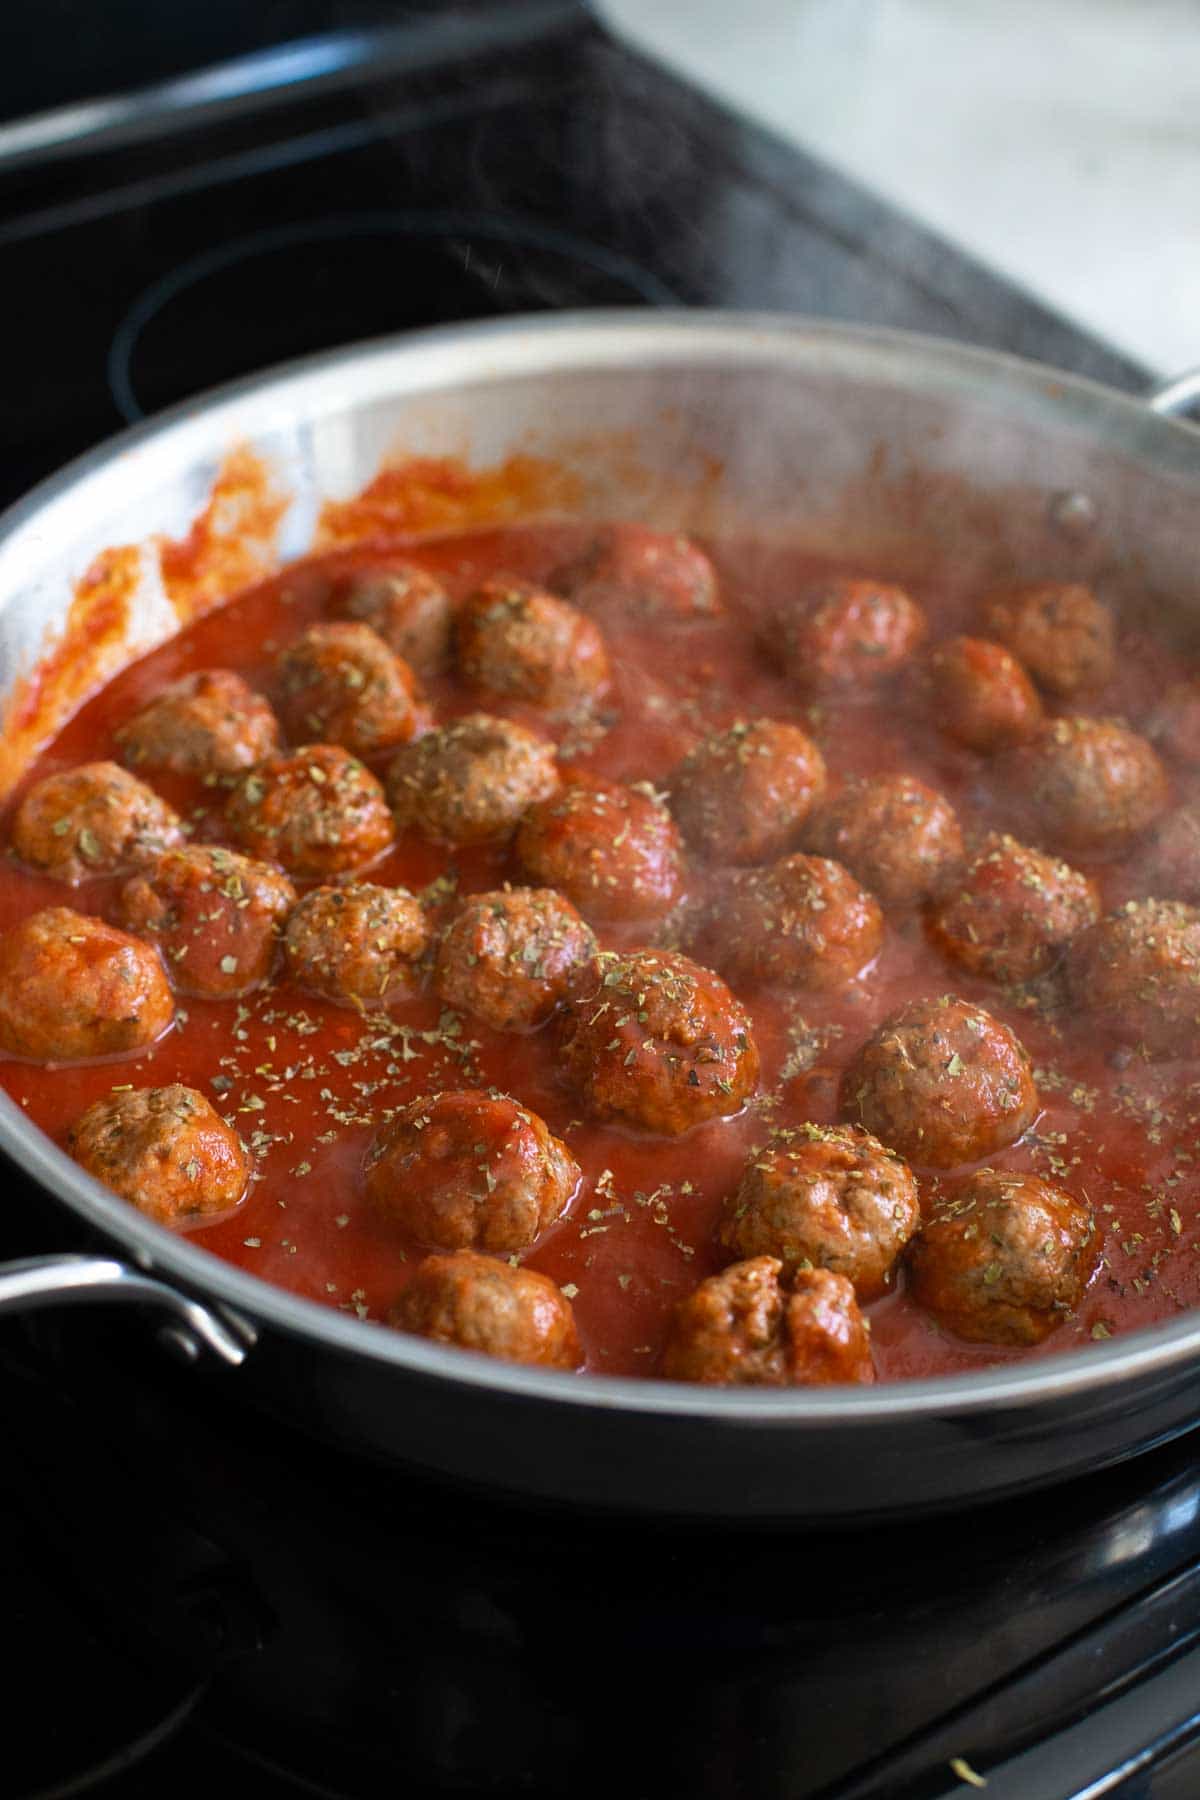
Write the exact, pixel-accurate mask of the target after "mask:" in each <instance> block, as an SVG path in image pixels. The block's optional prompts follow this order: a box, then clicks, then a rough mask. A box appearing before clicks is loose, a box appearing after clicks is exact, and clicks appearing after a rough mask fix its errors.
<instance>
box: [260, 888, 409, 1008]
mask: <svg viewBox="0 0 1200 1800" xmlns="http://www.w3.org/2000/svg"><path fill="white" fill-rule="evenodd" d="M429 943H430V930H429V921H428V919H427V918H426V916H425V910H424V908H423V907H422V905H421V902H420V901H419V900H418V899H417V898H416V896H415V895H413V894H410V893H409V891H408V889H407V888H390V887H377V886H376V885H375V884H374V883H372V882H368V881H361V882H354V883H351V884H350V885H349V886H346V887H320V888H313V889H312V891H311V892H310V893H307V894H305V896H304V898H303V900H301V902H300V904H299V905H298V906H297V907H296V910H295V911H294V912H293V914H292V916H291V918H290V919H289V920H288V925H287V931H286V932H285V934H284V940H283V947H284V952H285V954H286V956H287V964H288V972H289V973H290V975H291V977H292V980H293V981H295V982H298V983H299V985H300V986H301V987H304V988H308V989H309V991H310V992H312V993H314V994H320V995H321V996H322V998H323V999H325V1000H333V1001H336V1002H337V1004H338V1005H340V1006H356V1007H369V1006H386V1005H387V1004H388V1003H389V1002H390V1001H392V1000H404V999H407V998H408V997H409V995H411V994H412V993H414V992H415V991H416V989H417V988H418V987H419V986H420V984H421V958H422V957H423V956H424V954H425V952H426V950H427V949H428V948H429Z"/></svg>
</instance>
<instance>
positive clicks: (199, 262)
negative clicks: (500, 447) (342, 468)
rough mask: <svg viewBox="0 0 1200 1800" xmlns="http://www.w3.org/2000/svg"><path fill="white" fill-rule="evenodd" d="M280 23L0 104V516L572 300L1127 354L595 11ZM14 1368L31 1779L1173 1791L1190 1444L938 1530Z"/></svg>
mask: <svg viewBox="0 0 1200 1800" xmlns="http://www.w3.org/2000/svg"><path fill="white" fill-rule="evenodd" d="M367 11H368V12H370V11H371V9H367ZM288 16H290V15H288ZM284 48H285V51H286V54H283V56H282V61H281V60H280V56H279V55H274V56H273V57H269V58H268V62H267V64H262V65H259V64H255V65H253V67H252V68H251V69H250V71H249V73H247V71H246V69H245V68H244V67H243V68H242V72H241V73H240V74H239V75H237V76H236V78H234V77H233V76H227V77H222V78H221V79H220V80H217V81H216V82H215V83H214V81H213V80H211V79H209V80H207V81H206V82H205V81H202V82H199V83H198V84H196V83H193V84H192V85H191V86H190V87H186V88H185V90H183V91H179V90H176V91H174V92H173V93H171V94H168V95H167V96H166V97H165V98H164V97H163V96H162V95H161V94H160V95H158V96H155V95H154V94H148V95H146V96H143V97H142V98H141V99H139V100H138V101H137V102H136V104H133V105H130V106H126V107H124V109H122V108H120V107H118V108H116V109H115V111H110V112H109V113H106V114H105V115H104V117H103V118H102V119H100V120H99V121H98V122H97V124H96V130H95V132H94V133H93V134H92V135H90V136H85V137H82V138H80V137H72V136H71V132H70V130H68V129H67V128H66V126H65V125H64V123H63V121H61V120H60V121H58V123H57V124H55V122H54V121H50V122H49V123H43V125H42V126H41V127H39V130H38V131H37V132H33V133H30V132H29V131H26V132H25V133H24V134H23V135H22V134H21V133H20V131H17V132H16V135H15V136H14V129H15V128H14V127H12V126H8V127H4V128H0V281H2V282H3V287H4V291H5V293H6V294H7V295H8V296H9V300H10V329H9V331H8V332H7V333H6V334H5V336H4V339H3V341H2V343H0V381H2V383H3V391H4V394H5V400H6V404H5V406H4V408H3V409H2V411H0V500H3V501H8V500H11V499H14V498H15V497H16V496H17V495H18V494H20V493H21V492H23V491H24V490H25V489H26V488H28V487H29V486H30V485H31V484H32V483H33V482H34V481H36V480H38V479H39V478H41V477H42V476H45V475H47V474H49V473H50V472H52V471H53V470H54V469H56V468H58V467H59V466H61V464H62V463H63V462H65V461H66V460H68V459H69V458H70V457H72V456H74V455H76V454H78V453H79V452H80V451H83V450H86V449H87V448H88V447H89V446H90V445H92V444H94V443H96V442H98V441H99V440H101V439H103V438H105V437H107V436H108V435H110V434H111V433H112V432H114V431H116V430H118V429H119V428H120V427H121V426H122V425H124V424H126V423H129V422H132V421H135V420H138V419H140V418H142V417H144V416H147V415H149V414H152V413H154V412H156V411H158V410H160V409H161V408H163V407H166V406H169V405H172V404H173V403H175V402H177V401H180V400H182V399H185V398H187V397H188V396H190V395H193V394H196V393H198V392H201V391H202V390H204V389H206V388H208V387H211V386H212V385H214V384H216V383H219V382H223V381H226V380H229V379H230V378H232V377H235V376H239V375H243V374H246V373H248V372H249V371H252V370H255V369H258V368H260V367H262V366H264V365H268V364H271V363H277V362H279V361H281V360H284V359H286V358H289V357H293V356H298V355H303V354H306V353H308V352H311V351H317V350H322V349H325V348H328V347H331V346H333V345H337V344H341V343H345V342H348V341H353V340H356V339H363V338H367V337H371V336H374V335H378V334H381V333H386V332H394V331H401V330H404V329H407V328H409V327H413V326H421V325H427V324H433V323H439V324H440V323H446V322H450V321H454V320H465V319H477V318H486V317H492V316H495V315H498V314H511V313H518V312H528V311H538V310H545V309H555V308H564V307H596V306H614V305H616V306H624V305H635V306H663V305H684V306H697V305H705V306H707V305H714V306H723V307H734V308H763V309H783V310H794V311H798V312H807V313H812V314H817V315H821V316H825V317H831V318H837V319H846V320H857V321H866V322H871V323H877V324H887V325H895V326H904V327H910V328H913V329H917V330H920V331H925V332H930V333H934V334H941V335H944V336H950V337H954V338H958V339H962V340H965V341H972V342H976V343H981V344H984V345H990V346H993V347H996V348H1000V349H1005V350H1011V351H1015V352H1018V353H1020V354H1023V355H1027V356H1031V357H1035V358H1040V359H1041V360H1043V361H1046V362H1049V363H1054V364H1058V365H1060V366H1063V367H1067V368H1071V369H1075V370H1078V371H1081V372H1083V373H1086V374H1089V375H1092V376H1094V377H1096V378H1098V379H1100V380H1104V381H1108V382H1110V383H1115V384H1117V385H1123V386H1126V387H1131V388H1136V387H1137V386H1138V385H1139V383H1140V382H1141V380H1142V374H1141V372H1140V371H1139V370H1137V369H1136V368H1134V367H1133V366H1132V365H1130V364H1128V363H1126V362H1124V361H1122V360H1121V359H1120V358H1118V357H1117V356H1115V355H1114V354H1113V353H1111V352H1110V351H1108V350H1106V349H1105V348H1104V347H1103V346H1100V345H1098V344H1095V343H1092V342H1090V341H1089V340H1087V339H1086V338H1084V337H1082V336H1081V335H1080V334H1079V333H1078V332H1076V331H1075V330H1074V329H1073V328H1072V327H1070V326H1068V325H1067V324H1065V323H1063V322H1062V321H1060V320H1058V319H1056V318H1054V317H1053V316H1052V315H1050V314H1048V313H1047V312H1046V311H1044V310H1043V309H1041V308H1040V307H1038V306H1036V305H1034V304H1032V303H1031V302H1030V301H1029V300H1028V299H1027V298H1026V297H1025V296H1023V295H1022V294H1021V293H1019V292H1017V291H1016V290H1014V289H1013V288H1012V287H1010V286H1009V285H1007V284H1005V283H1004V282H1003V281H1001V280H999V279H997V278H996V277H994V276H993V275H991V274H989V273H988V272H987V271H986V270H983V269H981V268H979V267H977V266H975V265H974V264H972V263H970V262H969V261H967V260H966V259H964V258H963V257H961V256H960V255H959V254H958V253H957V252H955V251H954V250H953V249H952V248H951V247H950V246H948V245H946V244H944V243H942V242H940V241H939V240H937V239H936V238H934V237H933V236H931V235H930V234H928V233H927V232H925V231H923V230H922V229H921V228H920V227H919V226H917V225H916V224H914V223H913V222H912V221H911V220H908V219H905V218H903V217H900V216H898V215H896V214H895V213H893V212H891V211H889V210H888V209H887V208H885V207H883V206H881V205H880V204H878V203H877V202H875V201H874V200H872V199H871V198H870V196H868V195H866V194H864V193H862V192H860V191H859V190H858V189H856V188H855V187H853V186H852V185H851V184H850V183H848V182H846V181H845V180H843V179H842V178H841V177H840V176H838V175H837V174H836V173H835V172H834V171H832V170H830V169H828V168H826V167H823V166H822V165H820V164H818V163H816V162H814V161H812V160H809V159H807V158H805V157H804V156H802V155H801V154H799V153H797V152H796V151H795V150H792V149H789V148H787V147H786V146H784V145H782V144H780V143H778V142H776V141H775V140H773V139H772V138H770V137H768V136H767V135H765V134H764V133H762V132H760V131H759V130H757V129H756V128H755V127H753V126H751V125H750V124H748V123H747V122H745V121H744V120H741V119H739V118H736V117H733V116H731V115H729V114H727V113H724V112H722V111H721V110H720V109H719V108H717V107H716V106H714V105H713V104H712V103H711V102H709V101H707V100H705V99H704V98H702V97H701V96H699V95H697V94H695V93H693V92H691V91H690V90H689V89H688V88H686V87H685V86H684V85H682V84H680V83H679V82H677V81H675V80H674V79H673V78H671V77H669V76H668V75H666V74H665V73H664V72H663V71H662V70H660V69H658V68H656V67H654V66H653V65H651V64H650V63H648V62H646V61H644V60H641V59H639V58H638V57H636V56H634V55H633V54H631V53H630V52H629V51H627V50H626V49H625V48H624V47H623V46H621V45H620V44H619V43H617V42H616V41H614V40H613V39H612V38H611V37H610V36H608V35H607V34H606V33H605V32H604V31H603V30H602V29H601V28H600V27H599V25H598V24H597V23H596V21H595V20H594V19H593V17H592V16H591V15H590V13H589V12H588V11H587V10H586V8H584V7H583V6H581V5H575V4H570V3H568V0H512V3H511V4H506V5H491V6H488V5H482V4H477V5H465V4H464V5H450V6H443V7H418V8H406V9H405V10H404V14H403V16H402V17H400V16H396V15H394V14H393V16H392V17H391V18H390V19H389V21H388V22H386V23H385V24H383V25H378V23H377V22H374V23H373V22H371V21H370V20H368V21H367V23H365V24H363V25H362V26H361V29H359V30H358V31H357V35H356V33H355V32H354V31H344V32H341V33H340V34H338V33H337V32H334V33H331V34H330V35H328V36H327V37H324V38H320V39H312V40H309V42H308V44H307V46H306V48H305V49H304V50H303V53H302V54H301V53H299V52H293V51H290V50H286V47H284ZM277 49H278V47H277ZM255 69H257V70H258V75H257V76H256V75H255V73H254V70H255ZM306 70H307V71H308V74H307V75H305V71H306ZM289 71H290V73H289ZM256 81H257V83H258V85H257V86H256ZM6 1211H7V1217H6V1220H5V1222H4V1227H3V1232H2V1233H0V1239H2V1241H0V1252H2V1253H3V1254H4V1255H6V1256H12V1255H18V1254H31V1253H34V1252H36V1251H38V1250H47V1249H51V1248H55V1247H63V1248H68V1249H79V1248H82V1247H84V1246H82V1245H81V1244H80V1243H79V1242H78V1241H77V1234H74V1233H73V1232H72V1230H71V1228H70V1224H69V1221H64V1220H62V1219H61V1218H58V1217H57V1216H56V1215H55V1213H54V1210H53V1209H52V1208H50V1207H49V1206H48V1204H47V1203H46V1202H45V1201H40V1200H39V1199H38V1198H37V1196H35V1195H34V1194H32V1193H29V1192H22V1193H20V1195H19V1204H18V1195H17V1194H16V1193H15V1191H10V1206H9V1208H8V1209H6ZM0 1382H2V1383H3V1392H4V1395H5V1411H6V1424H7V1431H8V1440H9V1441H8V1444H7V1451H8V1454H7V1455H6V1457H5V1458H4V1459H3V1469H2V1470H0V1510H2V1512H3V1517H4V1523H5V1529H4V1531H3V1533H2V1534H0V1562H2V1564H3V1574H4V1580H5V1582H6V1584H7V1588H6V1591H7V1592H8V1593H9V1595H10V1615H11V1616H12V1618H13V1624H14V1639H15V1642H16V1643H17V1644H18V1645H19V1647H20V1654H19V1655H18V1656H17V1657H15V1658H14V1659H13V1661H14V1667H13V1669H12V1670H10V1674H9V1678H8V1679H9V1688H8V1696H7V1698H8V1705H7V1707H6V1719H7V1724H6V1731H5V1738H6V1744H5V1771H6V1773H5V1779H4V1783H3V1786H4V1790H5V1793H6V1795H11V1796H12V1797H13V1800H17V1797H18V1796H33V1795H41V1796H49V1795H51V1794H54V1795H67V1794H82V1793H90V1792H103V1793H104V1794H113V1795H119V1796H126V1795H131V1796H132V1795H146V1796H160V1795H163V1794H167V1793H170V1794H171V1795H172V1796H174V1797H175V1800H188V1797H189V1796H191V1795H199V1794H204V1795H205V1796H206V1797H207V1796H211V1794H212V1793H213V1792H214V1791H220V1790H221V1789H222V1788H223V1789H224V1790H225V1791H227V1792H230V1793H235V1794H241V1793H253V1794H254V1795H255V1796H256V1800H274V1797H275V1796H292V1795H301V1794H319V1795H331V1796H355V1797H357V1796H375V1795H383V1794H388V1795H391V1794H394V1793H396V1792H404V1793H408V1794H414V1795H417V1794H421V1795H424V1794H453V1795H490V1796H504V1797H505V1800H507V1797H508V1796H516V1795H529V1796H542V1795H547V1796H549V1795H559V1794H562V1793H571V1794H574V1795H581V1796H582V1795H590V1794H593V1793H596V1794H600V1793H603V1794H605V1795H606V1796H607V1795H612V1794H614V1793H619V1794H623V1795H628V1796H630V1797H631V1800H633V1797H636V1800H641V1797H642V1796H651V1795H653V1796H676V1795H687V1796H691V1797H695V1800H707V1797H711V1800H742V1797H743V1796H744V1797H745V1800H818V1797H820V1800H884V1797H885V1796H886V1800H909V1797H910V1800H943V1797H944V1796H947V1795H950V1794H955V1795H966V1794H969V1793H971V1792H973V1791H976V1788H977V1783H978V1781H981V1780H984V1779H986V1780H987V1782H988V1787H987V1789H986V1790H982V1789H980V1790H979V1791H983V1792H986V1793H987V1795H988V1800H1068V1796H1072V1795H1074V1794H1076V1793H1077V1792H1078V1793H1083V1792H1085V1791H1086V1792H1089V1793H1096V1794H1099V1793H1100V1792H1104V1793H1112V1794H1117V1795H1120V1796H1122V1800H1147V1797H1148V1796H1149V1797H1152V1800H1181V1797H1182V1796H1184V1795H1185V1794H1186V1795H1194V1794H1195V1793H1196V1792H1197V1791H1200V1774H1197V1770H1196V1766H1195V1764H1194V1763H1193V1762H1192V1760H1191V1757H1190V1754H1189V1746H1190V1741H1191V1732H1192V1730H1193V1726H1194V1723H1195V1721H1193V1720H1192V1718H1191V1712H1192V1711H1195V1710H1196V1708H1195V1707H1194V1706H1192V1705H1191V1702H1190V1701H1189V1700H1188V1697H1187V1696H1188V1695H1189V1694H1191V1695H1193V1696H1194V1695H1195V1694H1197V1693H1200V1681H1198V1680H1197V1678H1196V1670H1195V1667H1194V1663H1195V1660H1196V1656H1197V1652H1196V1650H1195V1648H1194V1639H1195V1638H1196V1636H1197V1633H1198V1632H1200V1606H1198V1604H1197V1600H1198V1583H1200V1578H1198V1577H1197V1574H1196V1560H1197V1557H1198V1556H1200V1525H1198V1517H1200V1482H1198V1478H1197V1476H1196V1473H1195V1471H1194V1468H1193V1451H1192V1450H1191V1448H1190V1446H1189V1445H1188V1444H1186V1443H1184V1444H1182V1445H1178V1446H1175V1447H1173V1448H1172V1447H1168V1448H1166V1449H1164V1450H1161V1451H1159V1452H1156V1453H1155V1454H1154V1455H1153V1456H1150V1457H1147V1458H1144V1459H1142V1460H1141V1461H1139V1462H1137V1463H1135V1464H1132V1465H1129V1466H1127V1467H1125V1468H1123V1469H1121V1470H1117V1471H1112V1472H1109V1473H1107V1474H1103V1475H1097V1476H1095V1477H1093V1478H1092V1479H1090V1480H1089V1481H1088V1482H1086V1483H1083V1484H1077V1485H1076V1486H1075V1487H1073V1488H1071V1489H1068V1490H1064V1491H1062V1492H1060V1493H1058V1494H1054V1495H1048V1496H1034V1497H1028V1498H1025V1499H1022V1500H1020V1501H1012V1502H1009V1503H1007V1504H1005V1505H1002V1506H998V1507H993V1508H990V1509H989V1510H987V1511H986V1512H980V1513H977V1514H975V1515H972V1516H969V1517H967V1518H965V1519H947V1520H943V1521H926V1522H924V1523H920V1524H911V1523H910V1524H897V1525H892V1526H886V1527H874V1528H872V1529H871V1530H869V1531H859V1532H842V1533H825V1534H818V1535H814V1534H813V1533H811V1532H804V1531H800V1530H796V1529H794V1528H792V1529H789V1528H786V1527H782V1526H781V1527H778V1528H772V1529H758V1530H753V1531H747V1530H742V1531H740V1532H735V1531H722V1530H717V1529H711V1530H701V1529H699V1528H696V1527H694V1526H693V1527H687V1528H684V1527H675V1526H671V1525H669V1524H664V1523H661V1522H658V1523H646V1522H640V1523H639V1522H634V1523H626V1524H619V1523H614V1522H613V1521H605V1520H602V1519H595V1518H583V1517H579V1516H575V1515H563V1514H556V1515H545V1514H540V1513H533V1512H529V1511H522V1510H520V1509H517V1508H514V1507H512V1506H509V1505H507V1504H505V1503H503V1502H501V1501H499V1500H497V1499H495V1498H493V1497H489V1496H486V1495H478V1494H464V1493H461V1492H456V1493H447V1492H445V1491H443V1490H441V1489H439V1488H436V1487H434V1486H431V1485H430V1484H429V1483H428V1482H426V1481H425V1480H423V1479H422V1478H420V1477H419V1476H417V1475H415V1474H409V1475H405V1474H403V1473H397V1472H394V1471H392V1472H388V1471H381V1470H378V1469H373V1468H368V1467H365V1466H362V1465H358V1464H351V1463H349V1462H347V1461H345V1460H343V1459H341V1458H339V1457H338V1456H337V1455H336V1454H335V1453H334V1452H333V1451H331V1450H330V1449H329V1448H327V1447H325V1446H323V1445H320V1444H318V1443H316V1442H312V1443H309V1442H307V1441H302V1440H300V1439H297V1438H295V1437H292V1436H288V1435H285V1434H283V1433H282V1432H277V1431H276V1430H275V1429H274V1428H273V1427H272V1426H270V1425H269V1424H265V1423H264V1422H263V1421H262V1420H260V1419H258V1418H256V1417H254V1416H253V1415H251V1414H249V1413H248V1412H247V1411H246V1410H245V1409H244V1408H243V1407H242V1405H241V1404H240V1403H239V1400H238V1395H237V1387H236V1377H233V1378H232V1379H231V1380H224V1381H220V1380H211V1379H208V1378H206V1377H205V1376H204V1374H203V1372H202V1371H199V1370H175V1369H173V1368H171V1367H170V1366H169V1365H167V1364H166V1363H165V1362H164V1360H163V1359H162V1357H161V1356H160V1354H159V1351H158V1348H157V1346H156V1344H155V1342H154V1339H153V1336H152V1332H151V1330H150V1329H149V1328H147V1327H146V1325H145V1323H144V1322H143V1321H137V1322H129V1321H124V1322H120V1323H117V1322H114V1321H113V1320H112V1319H107V1320H106V1319H104V1318H102V1317H101V1316H99V1315H91V1316H87V1317H84V1316H83V1315H80V1314H75V1315H74V1316H72V1317H71V1318H69V1319H62V1320H59V1319H52V1318H50V1317H48V1316H45V1315H43V1316H42V1317H41V1318H39V1319H38V1320H37V1321H36V1322H35V1325H34V1326H30V1327H26V1326H22V1325H19V1324H14V1323H12V1322H10V1321H5V1322H4V1326H3V1329H2V1330H0ZM547 1454H548V1455H552V1454H553V1445H551V1444H548V1445H547ZM963 1454H964V1455H969V1454H970V1445H969V1443H966V1442H964V1445H963ZM1189 1659H1190V1660H1189ZM1122 1708H1124V1710H1121V1709H1122ZM1022 1758H1025V1759H1027V1760H1025V1761H1022V1760H1021V1759H1022ZM1095 1780H1103V1781H1104V1783H1105V1785H1104V1786H1103V1787H1102V1788H1101V1787H1092V1788H1088V1787H1086V1782H1087V1781H1095ZM1072 1784H1073V1785H1072Z"/></svg>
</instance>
